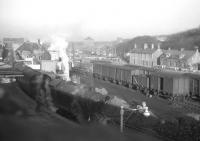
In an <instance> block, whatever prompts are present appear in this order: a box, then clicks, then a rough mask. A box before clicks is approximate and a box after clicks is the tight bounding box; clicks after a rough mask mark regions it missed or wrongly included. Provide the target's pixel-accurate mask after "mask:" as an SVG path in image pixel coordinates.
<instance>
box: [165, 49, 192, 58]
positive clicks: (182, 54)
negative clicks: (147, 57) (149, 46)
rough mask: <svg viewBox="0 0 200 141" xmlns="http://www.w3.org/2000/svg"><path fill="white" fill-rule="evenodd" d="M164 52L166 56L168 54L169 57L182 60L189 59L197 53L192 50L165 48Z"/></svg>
mask: <svg viewBox="0 0 200 141" xmlns="http://www.w3.org/2000/svg"><path fill="white" fill-rule="evenodd" d="M163 54H164V55H165V56H167V55H168V58H171V59H180V60H188V59H189V58H190V57H192V56H193V55H194V54H195V51H191V50H182V51H180V50H163Z"/></svg>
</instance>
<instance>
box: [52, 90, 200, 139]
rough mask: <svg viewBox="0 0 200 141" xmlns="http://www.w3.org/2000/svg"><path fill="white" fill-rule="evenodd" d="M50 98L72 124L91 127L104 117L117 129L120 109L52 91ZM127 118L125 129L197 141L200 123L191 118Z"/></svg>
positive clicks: (135, 114) (137, 115) (126, 114)
mask: <svg viewBox="0 0 200 141" xmlns="http://www.w3.org/2000/svg"><path fill="white" fill-rule="evenodd" d="M52 95H53V97H54V98H53V99H54V100H55V103H57V106H58V107H63V108H64V109H65V111H66V112H65V116H66V117H67V115H68V117H71V118H74V119H75V120H74V121H77V122H79V123H81V124H83V123H94V122H96V121H101V119H102V118H104V119H105V117H107V119H109V120H108V122H107V124H111V125H117V126H119V122H120V108H119V107H115V106H111V105H108V104H105V103H104V102H103V101H99V102H95V101H92V100H90V99H85V98H82V97H80V96H74V95H71V94H67V93H64V92H62V91H58V90H56V89H54V92H53V93H52ZM62 114H63V113H62ZM99 115H100V116H99ZM129 115H130V112H125V115H124V122H125V125H126V127H127V128H139V129H140V130H143V131H150V132H151V133H154V134H158V135H160V136H162V137H165V138H168V139H172V140H176V141H184V140H186V141H199V140H200V133H199V131H200V122H199V121H196V120H194V119H192V118H190V117H179V118H176V119H168V120H162V119H159V118H154V117H152V116H151V117H148V118H146V117H144V116H143V115H142V114H140V113H137V112H135V113H133V115H132V116H131V117H130V118H128V117H129Z"/></svg>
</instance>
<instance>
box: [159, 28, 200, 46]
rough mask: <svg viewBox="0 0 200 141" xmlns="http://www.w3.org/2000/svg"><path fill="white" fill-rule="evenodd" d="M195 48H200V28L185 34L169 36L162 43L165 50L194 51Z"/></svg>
mask: <svg viewBox="0 0 200 141" xmlns="http://www.w3.org/2000/svg"><path fill="white" fill-rule="evenodd" d="M195 46H198V47H200V28H194V29H191V30H187V31H184V32H180V33H176V34H172V35H168V36H167V39H166V40H165V41H164V42H163V43H162V45H161V47H162V48H163V49H168V48H171V49H179V50H180V49H181V48H184V49H185V50H194V49H195V48H194V47H195Z"/></svg>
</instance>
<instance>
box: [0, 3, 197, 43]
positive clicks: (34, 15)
mask: <svg viewBox="0 0 200 141" xmlns="http://www.w3.org/2000/svg"><path fill="white" fill-rule="evenodd" d="M199 5H200V1H199V0H117V1H116V0H101V1H97V0H51V1H49V0H1V1H0V21H1V22H0V31H1V32H0V38H2V37H25V38H29V39H37V38H41V39H46V38H49V37H51V36H55V35H57V34H58V35H62V36H65V37H66V38H67V39H68V40H83V39H84V38H86V37H87V36H90V37H92V38H93V39H94V40H115V39H116V38H117V37H123V38H133V37H134V36H138V35H160V34H170V33H176V32H180V31H183V30H187V29H190V28H194V27H198V26H199V25H200V18H199V15H200V9H199V7H198V6H199Z"/></svg>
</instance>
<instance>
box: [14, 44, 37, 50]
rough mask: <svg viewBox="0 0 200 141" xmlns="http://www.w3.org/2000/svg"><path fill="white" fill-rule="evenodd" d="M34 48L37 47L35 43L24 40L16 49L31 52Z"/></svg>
mask: <svg viewBox="0 0 200 141" xmlns="http://www.w3.org/2000/svg"><path fill="white" fill-rule="evenodd" d="M35 49H39V45H38V44H37V43H33V42H25V43H23V44H22V45H21V46H20V47H19V48H18V49H17V51H30V52H33V50H35Z"/></svg>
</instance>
